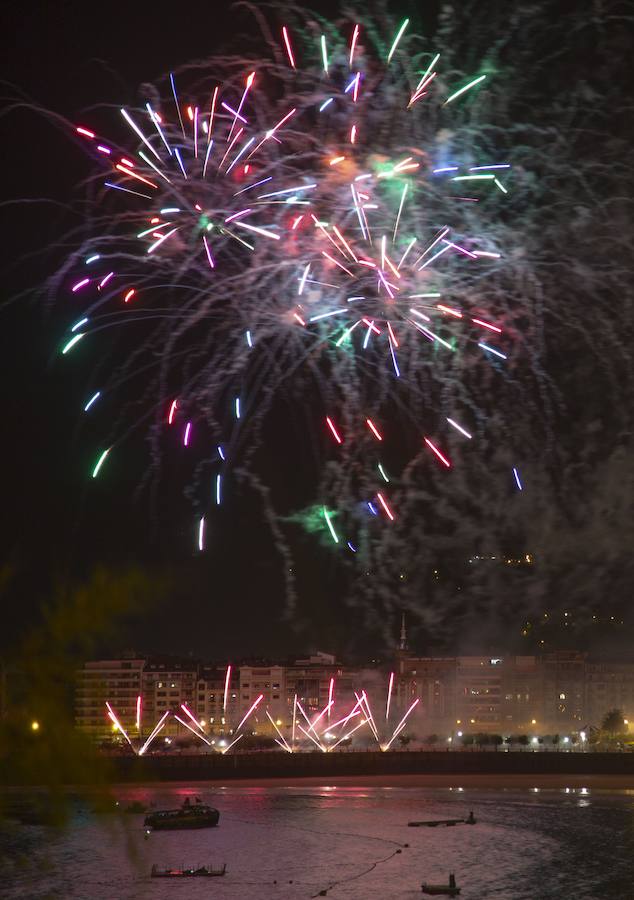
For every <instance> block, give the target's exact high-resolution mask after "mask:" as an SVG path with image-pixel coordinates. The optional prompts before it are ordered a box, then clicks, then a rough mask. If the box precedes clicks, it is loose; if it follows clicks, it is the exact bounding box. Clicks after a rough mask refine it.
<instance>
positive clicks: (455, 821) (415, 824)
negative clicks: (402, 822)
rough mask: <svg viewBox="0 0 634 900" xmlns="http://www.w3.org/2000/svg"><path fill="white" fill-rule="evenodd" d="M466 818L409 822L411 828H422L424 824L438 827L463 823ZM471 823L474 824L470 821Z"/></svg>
mask: <svg viewBox="0 0 634 900" xmlns="http://www.w3.org/2000/svg"><path fill="white" fill-rule="evenodd" d="M466 821H467V820H466V819H427V820H424V821H422V822H408V823H407V824H408V826H409V827H410V828H421V827H423V826H427V828H437V827H438V825H446V826H447V827H449V826H451V825H462V824H464V823H465V822H466ZM469 824H470V825H471V824H473V823H471V822H469Z"/></svg>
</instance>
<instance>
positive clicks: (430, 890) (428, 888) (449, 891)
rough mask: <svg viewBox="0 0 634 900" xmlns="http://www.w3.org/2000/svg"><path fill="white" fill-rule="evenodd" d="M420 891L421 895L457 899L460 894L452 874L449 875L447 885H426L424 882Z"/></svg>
mask: <svg viewBox="0 0 634 900" xmlns="http://www.w3.org/2000/svg"><path fill="white" fill-rule="evenodd" d="M422 891H423V894H436V895H441V894H442V895H444V896H445V897H457V896H458V894H459V893H460V888H459V887H457V886H456V877H455V875H454V874H453V872H452V873H451V874H450V875H449V884H428V883H427V882H426V881H424V882H423V884H422Z"/></svg>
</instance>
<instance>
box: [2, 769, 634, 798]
mask: <svg viewBox="0 0 634 900" xmlns="http://www.w3.org/2000/svg"><path fill="white" fill-rule="evenodd" d="M184 785H187V786H191V789H192V790H200V789H201V788H202V787H203V786H204V787H205V788H207V787H208V788H224V789H228V790H230V789H237V790H240V789H242V788H247V789H248V788H254V787H256V788H268V787H270V788H273V789H276V788H319V787H341V788H361V787H372V788H404V789H409V788H453V789H454V790H457V789H458V788H462V789H469V790H531V789H534V788H538V789H539V790H557V791H561V790H565V789H566V788H569V789H570V790H574V791H576V790H580V789H587V790H595V791H621V792H623V791H626V792H632V793H634V777H631V778H630V777H628V776H623V775H562V774H542V775H525V774H523V775H504V774H502V775H491V774H482V775H474V774H469V775H411V774H404V775H343V776H337V775H335V776H315V775H311V776H307V777H305V778H298V777H289V778H284V777H279V778H277V777H273V778H240V779H236V778H209V779H204V780H199V779H195V780H193V781H190V780H188V779H179V780H174V781H142V780H140V781H137V782H134V781H114V782H112V783H110V784H104V785H86V784H75V785H73V784H69V785H65V786H64V788H63V791H64V792H69V793H79V794H81V793H86V792H103V793H110V792H112V791H121V792H123V793H126V792H134V791H137V790H139V789H142V790H148V789H152V790H166V791H170V790H173V789H182V787H183V786H184ZM48 790H49V788H48V786H47V785H44V784H41V785H28V786H27V785H4V786H2V787H0V797H1V796H2V794H3V793H6V794H14V793H19V792H29V791H35V792H40V791H48Z"/></svg>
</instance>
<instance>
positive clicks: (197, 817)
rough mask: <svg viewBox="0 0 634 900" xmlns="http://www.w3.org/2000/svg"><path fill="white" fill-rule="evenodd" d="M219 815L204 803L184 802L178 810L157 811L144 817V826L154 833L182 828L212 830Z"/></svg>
mask: <svg viewBox="0 0 634 900" xmlns="http://www.w3.org/2000/svg"><path fill="white" fill-rule="evenodd" d="M219 819H220V813H219V812H218V810H217V809H214V808H213V807H212V806H206V805H205V804H204V803H195V804H191V803H189V801H187V800H186V801H185V802H184V803H183V805H182V806H181V808H180V809H159V810H157V811H156V812H153V813H150V815H149V816H146V817H145V825H146V826H148V827H150V828H153V829H154V830H155V831H176V830H180V829H182V828H213V827H214V826H215V825H217V824H218V820H219Z"/></svg>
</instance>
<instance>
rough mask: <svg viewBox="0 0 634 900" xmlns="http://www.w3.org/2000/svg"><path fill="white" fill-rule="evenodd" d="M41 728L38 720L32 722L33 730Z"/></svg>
mask: <svg viewBox="0 0 634 900" xmlns="http://www.w3.org/2000/svg"><path fill="white" fill-rule="evenodd" d="M39 730H40V723H39V722H37V721H36V720H34V721H33V722H31V731H39Z"/></svg>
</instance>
